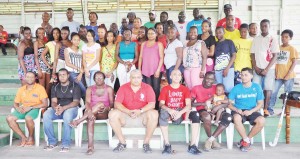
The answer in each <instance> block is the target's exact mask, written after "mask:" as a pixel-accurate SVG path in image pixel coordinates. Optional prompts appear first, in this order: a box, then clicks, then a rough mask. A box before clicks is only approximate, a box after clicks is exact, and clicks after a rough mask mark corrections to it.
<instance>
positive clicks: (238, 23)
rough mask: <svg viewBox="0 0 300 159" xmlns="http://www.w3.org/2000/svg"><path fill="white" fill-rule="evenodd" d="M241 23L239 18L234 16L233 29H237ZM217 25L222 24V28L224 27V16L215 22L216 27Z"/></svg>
mask: <svg viewBox="0 0 300 159" xmlns="http://www.w3.org/2000/svg"><path fill="white" fill-rule="evenodd" d="M241 24H242V21H241V19H240V18H237V17H235V24H234V28H235V29H239V28H240V26H241ZM218 26H223V27H224V28H226V18H223V19H221V20H219V21H218V23H217V27H218Z"/></svg>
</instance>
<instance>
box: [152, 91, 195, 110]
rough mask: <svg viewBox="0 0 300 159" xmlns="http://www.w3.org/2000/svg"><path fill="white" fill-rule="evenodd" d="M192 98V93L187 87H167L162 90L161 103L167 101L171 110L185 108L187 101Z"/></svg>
mask: <svg viewBox="0 0 300 159" xmlns="http://www.w3.org/2000/svg"><path fill="white" fill-rule="evenodd" d="M189 98H191V95H190V91H189V89H188V88H187V87H185V86H183V85H180V86H179V88H173V87H171V86H170V85H167V86H165V87H163V88H162V90H161V92H160V95H159V98H158V100H159V101H162V100H163V101H165V105H166V106H167V107H169V108H171V109H176V108H184V107H185V106H186V103H185V100H186V99H189Z"/></svg>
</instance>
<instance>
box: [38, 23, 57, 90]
mask: <svg viewBox="0 0 300 159" xmlns="http://www.w3.org/2000/svg"><path fill="white" fill-rule="evenodd" d="M60 34H61V32H60V29H59V28H54V29H52V31H51V34H50V36H49V42H48V43H46V45H45V49H44V51H43V52H42V55H41V58H42V60H43V62H44V64H45V65H46V66H47V67H48V68H49V69H50V73H51V74H52V77H51V80H50V83H52V82H56V78H57V77H56V75H55V74H53V72H54V73H55V71H53V63H54V61H55V60H54V59H55V58H54V56H55V46H56V44H57V43H59V42H60V41H61V35H60ZM49 58H50V61H49ZM47 86H49V85H47V83H46V90H47V89H48V90H47V92H48V93H49V91H50V86H49V88H47Z"/></svg>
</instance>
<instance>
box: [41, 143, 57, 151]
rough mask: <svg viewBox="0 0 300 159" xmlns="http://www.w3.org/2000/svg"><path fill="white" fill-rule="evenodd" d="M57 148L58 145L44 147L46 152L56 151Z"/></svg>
mask: <svg viewBox="0 0 300 159" xmlns="http://www.w3.org/2000/svg"><path fill="white" fill-rule="evenodd" d="M56 147H57V144H56V145H47V146H45V147H44V150H45V151H51V150H53V149H55V148H56Z"/></svg>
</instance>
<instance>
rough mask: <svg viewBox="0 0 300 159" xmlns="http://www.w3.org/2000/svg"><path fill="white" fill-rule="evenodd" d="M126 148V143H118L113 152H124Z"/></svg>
mask: <svg viewBox="0 0 300 159" xmlns="http://www.w3.org/2000/svg"><path fill="white" fill-rule="evenodd" d="M125 149H126V144H122V143H118V145H117V147H116V148H114V149H113V152H122V151H124V150H125Z"/></svg>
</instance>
